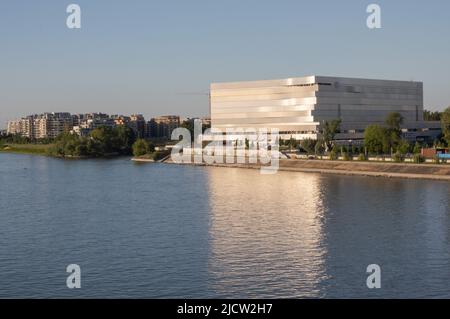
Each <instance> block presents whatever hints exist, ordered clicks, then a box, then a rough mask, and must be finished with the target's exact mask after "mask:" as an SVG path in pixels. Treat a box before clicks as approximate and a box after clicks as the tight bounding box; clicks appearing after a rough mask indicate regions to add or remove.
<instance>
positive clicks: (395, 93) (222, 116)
mask: <svg viewBox="0 0 450 319" xmlns="http://www.w3.org/2000/svg"><path fill="white" fill-rule="evenodd" d="M391 112H398V113H400V114H401V115H402V116H403V118H404V124H403V126H404V128H405V129H413V130H415V129H422V128H424V127H425V126H426V125H425V124H424V122H423V84H422V82H408V81H391V80H372V79H359V78H341V77H328V76H327V77H325V76H308V77H300V78H289V79H282V80H268V81H249V82H231V83H214V84H211V122H212V127H213V128H217V129H221V130H223V131H225V130H226V129H227V128H232V129H237V128H243V129H247V128H256V129H258V128H267V129H271V128H275V129H278V130H279V131H280V133H281V134H282V135H283V136H284V137H285V138H286V137H289V138H290V137H291V136H292V137H294V138H297V139H304V138H316V137H317V134H318V132H319V131H320V127H321V125H322V124H323V123H324V122H325V121H331V120H335V119H340V120H341V137H342V138H362V134H363V131H364V129H365V128H366V127H367V126H368V125H370V124H380V125H383V124H384V123H385V120H386V117H387V115H388V114H389V113H391Z"/></svg>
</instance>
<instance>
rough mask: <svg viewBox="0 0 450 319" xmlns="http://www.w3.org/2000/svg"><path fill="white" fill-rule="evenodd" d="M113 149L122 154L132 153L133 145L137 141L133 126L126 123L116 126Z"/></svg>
mask: <svg viewBox="0 0 450 319" xmlns="http://www.w3.org/2000/svg"><path fill="white" fill-rule="evenodd" d="M112 134H113V142H112V143H113V145H112V146H113V149H114V151H116V152H119V153H120V154H124V155H128V154H131V153H132V146H133V144H134V142H135V141H136V136H135V134H134V132H133V130H132V129H131V128H129V127H128V126H125V125H120V126H116V127H115V128H114V129H113V132H112Z"/></svg>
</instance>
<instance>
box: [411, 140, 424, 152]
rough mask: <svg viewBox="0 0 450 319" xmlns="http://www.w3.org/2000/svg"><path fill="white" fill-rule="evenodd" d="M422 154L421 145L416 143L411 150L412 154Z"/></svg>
mask: <svg viewBox="0 0 450 319" xmlns="http://www.w3.org/2000/svg"><path fill="white" fill-rule="evenodd" d="M421 152H422V145H420V143H419V142H416V144H415V145H414V148H413V154H420V153H421Z"/></svg>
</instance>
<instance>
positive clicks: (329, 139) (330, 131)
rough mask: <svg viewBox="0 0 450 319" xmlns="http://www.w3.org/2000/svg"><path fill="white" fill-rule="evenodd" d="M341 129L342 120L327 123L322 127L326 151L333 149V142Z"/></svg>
mask: <svg viewBox="0 0 450 319" xmlns="http://www.w3.org/2000/svg"><path fill="white" fill-rule="evenodd" d="M340 127H341V120H333V121H330V122H329V121H326V122H325V123H324V124H323V127H322V136H323V141H324V144H325V150H326V151H327V152H328V151H329V150H331V148H332V147H333V140H334V137H335V136H336V134H337V133H339V130H340Z"/></svg>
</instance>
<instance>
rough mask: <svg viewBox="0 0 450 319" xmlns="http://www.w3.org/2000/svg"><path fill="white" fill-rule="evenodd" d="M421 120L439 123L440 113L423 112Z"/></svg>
mask: <svg viewBox="0 0 450 319" xmlns="http://www.w3.org/2000/svg"><path fill="white" fill-rule="evenodd" d="M423 120H424V121H440V120H441V112H432V111H428V110H424V111H423Z"/></svg>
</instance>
